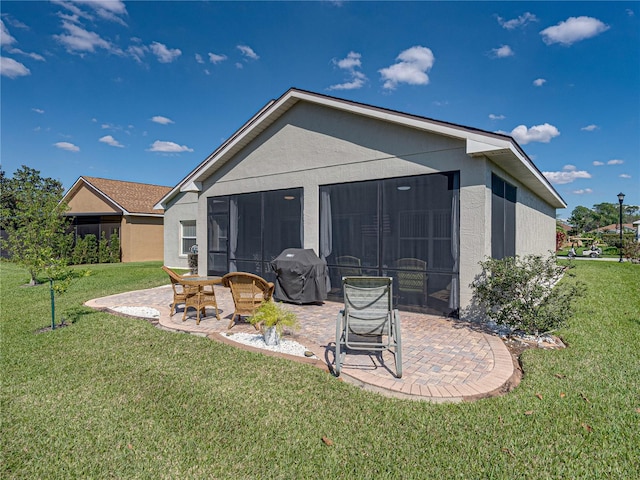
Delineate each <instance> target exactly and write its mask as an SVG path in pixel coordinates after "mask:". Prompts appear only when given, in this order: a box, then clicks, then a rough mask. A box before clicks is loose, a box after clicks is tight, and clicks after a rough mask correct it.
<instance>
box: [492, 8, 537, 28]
mask: <svg viewBox="0 0 640 480" xmlns="http://www.w3.org/2000/svg"><path fill="white" fill-rule="evenodd" d="M537 21H538V17H536V16H535V15H534V14H533V13H530V12H526V13H523V14H522V15H520V16H519V17H518V18H513V19H511V20H505V19H504V18H502V17H498V23H499V24H500V25H501V26H502V27H503V28H506V29H507V30H513V29H515V28H518V27H524V26H525V25H527V24H528V23H531V22H537Z"/></svg>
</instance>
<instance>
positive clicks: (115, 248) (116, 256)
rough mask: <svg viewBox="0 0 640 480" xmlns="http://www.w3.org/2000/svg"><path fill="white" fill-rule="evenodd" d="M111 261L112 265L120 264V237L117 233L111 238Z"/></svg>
mask: <svg viewBox="0 0 640 480" xmlns="http://www.w3.org/2000/svg"><path fill="white" fill-rule="evenodd" d="M109 261H110V262H111V263H119V262H120V236H119V235H118V234H117V233H113V234H111V236H110V237H109Z"/></svg>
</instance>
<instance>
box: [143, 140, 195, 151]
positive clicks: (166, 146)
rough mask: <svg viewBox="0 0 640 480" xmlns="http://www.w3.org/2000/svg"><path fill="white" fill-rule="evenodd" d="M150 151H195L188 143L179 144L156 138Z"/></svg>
mask: <svg viewBox="0 0 640 480" xmlns="http://www.w3.org/2000/svg"><path fill="white" fill-rule="evenodd" d="M148 151H149V152H164V153H181V152H193V148H189V147H187V146H186V145H178V144H177V143H174V142H164V141H161V140H156V141H155V142H153V144H151V148H149V149H148Z"/></svg>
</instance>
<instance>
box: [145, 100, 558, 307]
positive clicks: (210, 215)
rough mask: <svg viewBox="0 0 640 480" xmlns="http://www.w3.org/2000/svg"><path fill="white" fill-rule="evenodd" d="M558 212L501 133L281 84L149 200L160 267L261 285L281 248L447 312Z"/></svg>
mask: <svg viewBox="0 0 640 480" xmlns="http://www.w3.org/2000/svg"><path fill="white" fill-rule="evenodd" d="M565 207H566V204H565V202H564V200H563V199H562V198H561V196H560V195H559V194H558V192H556V190H555V189H554V188H553V187H552V186H551V184H550V183H549V182H548V181H547V179H546V178H545V177H544V176H543V175H542V173H541V172H540V171H539V170H538V169H537V168H536V166H535V165H534V164H533V162H532V161H531V159H530V158H529V157H528V156H527V154H526V153H525V152H524V151H523V150H522V148H521V147H520V146H519V145H518V144H517V143H516V142H515V140H514V139H513V138H511V137H509V136H507V135H502V134H497V133H492V132H487V131H483V130H479V129H475V128H469V127H464V126H461V125H455V124H451V123H447V122H442V121H438V120H433V119H430V118H425V117H421V116H416V115H410V114H407V113H402V112H398V111H392V110H388V109H384V108H378V107H375V106H371V105H365V104H361V103H356V102H352V101H348V100H343V99H339V98H334V97H330V96H326V95H322V94H318V93H313V92H308V91H303V90H299V89H290V90H289V91H287V92H286V93H284V94H283V95H282V96H281V97H280V98H278V99H277V100H273V101H271V102H269V103H268V104H267V105H265V106H264V107H263V108H262V109H261V110H259V111H258V112H257V113H256V114H255V115H254V116H253V117H252V118H250V119H249V120H248V121H247V123H245V124H244V125H243V126H242V127H241V128H240V129H239V130H238V131H236V132H235V133H234V134H233V135H232V136H231V137H230V138H229V139H227V140H226V141H225V142H224V143H223V144H222V145H220V146H219V147H218V148H217V149H216V150H215V151H214V152H213V153H211V154H210V155H209V156H208V157H206V158H205V159H204V160H203V161H202V163H200V165H198V166H197V167H196V168H195V169H194V170H193V171H191V172H190V173H189V174H188V175H187V176H186V177H185V178H184V179H183V180H182V181H180V182H179V183H178V184H177V185H176V186H175V187H174V188H173V189H171V191H170V192H168V193H167V194H166V195H165V196H164V197H163V198H162V199H161V200H160V201H159V202H158V204H157V205H156V208H164V210H165V229H164V234H165V240H164V261H165V264H167V265H169V266H173V267H182V268H186V266H187V253H188V251H186V250H185V246H186V245H185V243H184V239H185V238H189V235H190V233H191V232H192V231H193V230H192V229H195V241H196V243H197V244H198V245H199V259H198V262H199V263H198V267H199V273H200V274H209V275H220V274H224V273H226V272H228V271H236V270H239V271H248V272H253V273H257V274H258V275H261V276H263V277H265V278H267V279H272V277H273V275H274V274H273V272H271V271H270V268H269V267H270V262H271V260H272V259H273V258H275V257H276V256H277V255H278V254H279V253H280V252H281V251H282V250H284V249H285V248H310V249H313V250H314V251H315V252H316V253H317V254H318V256H320V257H321V258H323V259H325V260H326V261H327V264H328V266H329V271H330V281H331V291H330V298H335V299H336V300H338V299H340V298H341V291H340V277H341V276H342V275H345V274H351V275H352V274H364V275H367V274H370V275H388V276H392V277H394V279H395V284H394V293H395V295H396V302H397V305H398V306H399V308H400V309H417V310H420V311H426V312H435V313H442V314H456V313H457V312H458V311H459V309H460V308H461V307H465V306H467V305H469V304H470V300H471V298H472V291H471V289H470V287H469V284H470V283H471V282H472V281H473V279H474V277H475V276H476V275H477V274H478V272H479V271H480V268H479V265H478V262H480V261H481V260H483V259H485V257H487V256H493V257H498V258H502V257H504V256H509V255H514V254H518V255H525V254H530V253H533V254H547V253H548V252H549V251H554V249H555V228H556V209H557V208H565Z"/></svg>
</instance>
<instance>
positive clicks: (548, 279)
mask: <svg viewBox="0 0 640 480" xmlns="http://www.w3.org/2000/svg"><path fill="white" fill-rule="evenodd" d="M480 265H481V266H482V272H481V273H480V274H479V275H478V277H476V279H475V280H474V281H473V283H472V284H471V287H472V288H473V290H474V297H475V299H476V300H477V302H478V303H479V304H480V306H481V307H482V309H483V313H484V314H485V315H486V316H487V317H488V318H489V319H491V320H493V321H495V322H496V323H498V324H501V325H506V326H508V327H510V328H511V330H512V331H513V330H521V331H523V332H525V333H527V334H531V335H540V334H543V333H547V332H550V331H551V330H554V329H556V328H558V327H560V326H562V324H563V323H564V322H565V321H566V319H567V318H568V317H569V315H570V314H571V306H572V305H571V304H572V301H573V299H574V298H575V297H576V296H577V295H578V294H579V292H580V290H579V288H578V286H577V285H576V284H575V283H568V282H560V283H558V280H559V279H560V277H561V276H562V274H563V272H564V271H565V268H564V267H561V266H559V265H558V264H557V263H556V258H555V256H553V255H550V256H549V257H548V258H543V257H542V256H539V255H527V256H525V257H519V256H516V257H507V258H504V259H502V260H496V259H493V258H491V259H488V260H486V261H484V262H480Z"/></svg>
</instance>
